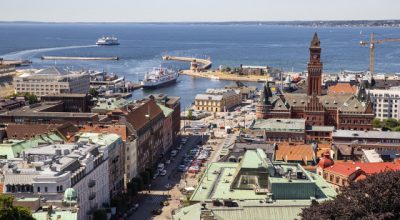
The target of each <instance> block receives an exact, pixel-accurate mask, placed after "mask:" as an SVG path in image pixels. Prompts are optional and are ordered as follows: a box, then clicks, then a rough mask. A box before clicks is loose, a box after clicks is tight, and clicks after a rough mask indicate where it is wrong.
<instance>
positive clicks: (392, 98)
mask: <svg viewBox="0 0 400 220" xmlns="http://www.w3.org/2000/svg"><path fill="white" fill-rule="evenodd" d="M368 93H369V94H370V96H371V101H372V102H373V106H374V114H375V117H376V118H378V119H380V120H383V119H388V118H394V119H397V120H399V119H400V114H399V112H400V89H393V90H384V89H373V90H368Z"/></svg>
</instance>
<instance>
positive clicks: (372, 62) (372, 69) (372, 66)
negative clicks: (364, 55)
mask: <svg viewBox="0 0 400 220" xmlns="http://www.w3.org/2000/svg"><path fill="white" fill-rule="evenodd" d="M385 42H400V38H385V39H382V40H375V36H374V33H373V32H372V33H371V36H370V40H369V41H360V45H361V46H369V71H370V73H371V77H373V76H374V72H375V52H374V51H375V44H382V43H385Z"/></svg>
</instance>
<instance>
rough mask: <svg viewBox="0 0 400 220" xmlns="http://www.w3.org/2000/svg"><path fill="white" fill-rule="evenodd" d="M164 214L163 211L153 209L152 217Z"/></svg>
mask: <svg viewBox="0 0 400 220" xmlns="http://www.w3.org/2000/svg"><path fill="white" fill-rule="evenodd" d="M161 213H162V210H161V209H153V210H152V211H151V214H152V215H160V214H161Z"/></svg>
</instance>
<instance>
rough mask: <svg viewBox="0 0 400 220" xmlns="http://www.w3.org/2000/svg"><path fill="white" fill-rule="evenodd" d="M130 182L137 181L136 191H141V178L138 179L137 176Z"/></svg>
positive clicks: (142, 186)
mask: <svg viewBox="0 0 400 220" xmlns="http://www.w3.org/2000/svg"><path fill="white" fill-rule="evenodd" d="M131 182H135V183H137V186H138V191H141V190H143V189H144V185H143V180H142V179H140V178H139V177H135V178H132V180H131Z"/></svg>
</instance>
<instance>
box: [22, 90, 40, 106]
mask: <svg viewBox="0 0 400 220" xmlns="http://www.w3.org/2000/svg"><path fill="white" fill-rule="evenodd" d="M25 98H26V99H27V100H28V102H29V104H30V105H32V104H35V103H37V102H39V100H38V98H37V96H36V95H34V94H31V93H25Z"/></svg>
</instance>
